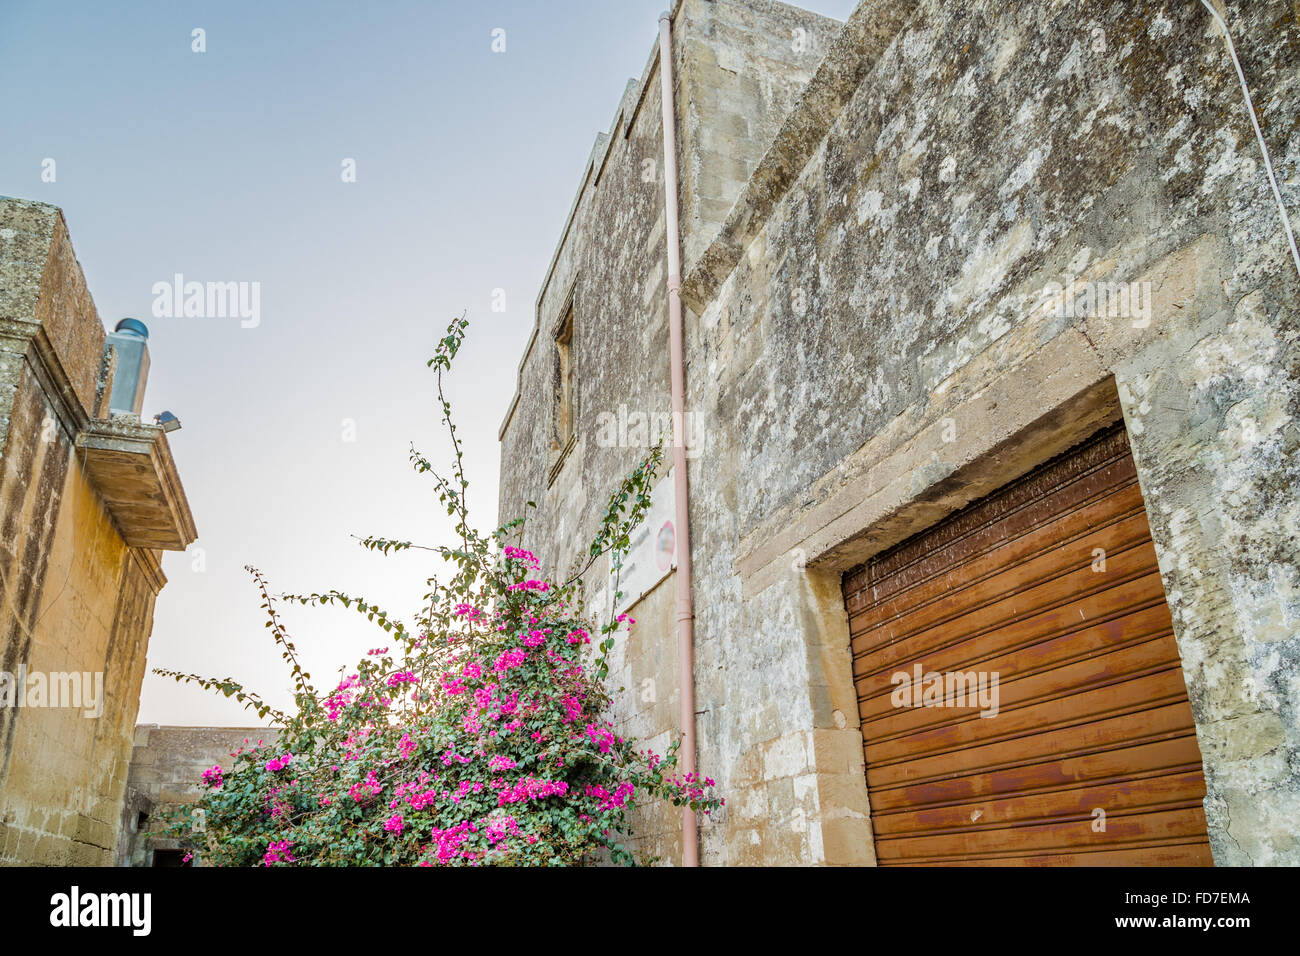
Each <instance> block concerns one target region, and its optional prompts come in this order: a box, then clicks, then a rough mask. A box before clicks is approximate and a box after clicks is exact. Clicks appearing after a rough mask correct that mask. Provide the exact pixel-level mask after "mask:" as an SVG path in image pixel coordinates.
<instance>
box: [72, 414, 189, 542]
mask: <svg viewBox="0 0 1300 956" xmlns="http://www.w3.org/2000/svg"><path fill="white" fill-rule="evenodd" d="M77 448H79V449H80V450H81V454H82V457H83V459H84V461H85V466H86V474H87V476H88V477H89V478H90V481H91V483H92V484H93V485H94V486H95V488H96V489H97V490H98V491H99V494H100V497H102V498H103V499H104V504H105V506H106V507H107V508H108V511H109V513H110V514H111V515H112V516H113V521H114V522H115V523H116V524H117V527H118V530H119V531H120V532H121V533H122V540H124V541H125V542H126V543H127V544H128V545H130V546H131V547H133V548H157V549H160V550H163V551H184V550H185V549H186V548H187V547H188V546H189V545H190V543H191V542H192V541H194V539H195V538H197V537H198V532H197V530H196V529H195V527H194V516H193V515H192V514H191V513H190V506H189V502H188V501H187V500H186V498H185V489H184V488H183V487H181V480H180V476H179V475H178V474H177V472H176V463H175V461H173V460H172V454H171V448H170V447H169V446H168V444H167V437H166V434H165V433H164V432H163V430H162V428H160V427H159V426H157V425H146V424H143V423H141V422H138V421H135V420H134V419H130V418H114V419H109V420H96V421H92V422H89V423H88V424H87V425H86V427H85V428H84V429H83V430H82V431H81V432H80V433H79V434H78V435H77Z"/></svg>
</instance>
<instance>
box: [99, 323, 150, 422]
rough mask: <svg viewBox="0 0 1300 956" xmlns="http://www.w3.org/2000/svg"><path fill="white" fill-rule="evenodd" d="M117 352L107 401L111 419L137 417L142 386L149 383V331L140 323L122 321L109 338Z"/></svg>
mask: <svg viewBox="0 0 1300 956" xmlns="http://www.w3.org/2000/svg"><path fill="white" fill-rule="evenodd" d="M108 344H109V345H111V346H113V348H114V349H116V350H117V372H116V374H114V376H113V391H112V392H111V393H110V394H109V397H108V413H109V414H110V415H134V416H135V417H136V418H139V417H140V408H141V406H142V405H143V404H144V386H145V382H146V381H148V379H149V328H148V326H146V325H145V324H144V323H143V322H141V321H140V320H139V319H123V320H122V321H121V322H119V323H117V326H116V327H115V328H114V329H113V331H112V332H111V333H109V335H108Z"/></svg>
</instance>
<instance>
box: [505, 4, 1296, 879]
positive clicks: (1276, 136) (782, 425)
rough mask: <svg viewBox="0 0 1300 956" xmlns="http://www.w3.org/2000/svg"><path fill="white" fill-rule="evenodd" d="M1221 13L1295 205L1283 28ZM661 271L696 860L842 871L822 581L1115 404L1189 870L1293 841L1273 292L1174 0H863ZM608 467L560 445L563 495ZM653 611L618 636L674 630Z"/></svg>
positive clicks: (1204, 73) (1280, 16)
mask: <svg viewBox="0 0 1300 956" xmlns="http://www.w3.org/2000/svg"><path fill="white" fill-rule="evenodd" d="M1226 8H1227V12H1228V22H1229V23H1230V24H1231V27H1232V30H1233V33H1234V39H1235V41H1236V44H1237V49H1238V51H1239V55H1240V57H1241V60H1242V64H1243V68H1244V70H1245V72H1246V75H1247V76H1248V78H1249V79H1250V82H1251V85H1252V90H1253V93H1254V99H1255V103H1256V107H1257V109H1258V110H1259V114H1260V123H1261V125H1262V127H1263V130H1264V134H1265V138H1266V140H1267V142H1268V146H1269V150H1270V152H1271V154H1272V156H1273V161H1274V163H1275V165H1276V167H1277V172H1278V179H1279V180H1280V182H1281V183H1282V190H1283V195H1284V197H1285V200H1286V203H1287V205H1288V207H1289V208H1290V209H1292V210H1294V209H1296V208H1297V206H1298V205H1300V69H1298V67H1300V17H1298V16H1297V13H1296V10H1295V7H1294V5H1293V4H1291V3H1288V2H1285V0H1265V2H1253V3H1228V4H1227V5H1226ZM715 58H716V56H715ZM686 152H687V150H686V147H683V154H684V155H683V165H684V166H686V165H688V164H689V160H688V159H687V157H686ZM620 208H621V207H620ZM620 208H611V209H608V210H606V212H605V216H604V218H603V220H602V222H615V221H618V220H619V216H620V215H621V212H620ZM1292 218H1293V220H1294V218H1295V217H1294V215H1293V217H1292ZM583 235H584V236H585V237H586V238H587V239H588V241H590V239H591V234H590V233H583ZM567 241H569V242H573V240H572V238H570V239H569V240H567ZM687 245H688V248H691V249H692V250H699V249H700V248H701V246H700V244H698V243H691V242H689V241H688V243H687ZM596 251H597V254H599V251H600V250H599V247H597V249H596ZM626 264H627V263H624V266H626ZM686 265H687V272H688V276H687V281H686V284H685V287H684V297H685V298H686V301H687V303H688V305H690V306H691V309H692V313H691V314H689V315H688V322H687V326H688V327H687V354H688V368H687V382H688V390H689V394H688V400H687V406H688V408H689V409H690V410H691V411H692V412H693V413H694V414H696V415H699V416H702V418H703V421H704V423H705V426H706V427H705V435H706V439H707V440H706V441H705V443H704V446H703V448H702V449H698V451H699V452H700V454H699V455H698V456H697V457H695V458H693V459H692V461H691V466H690V482H691V495H692V498H691V523H692V535H693V539H694V547H693V560H694V564H695V594H696V615H697V617H696V642H697V652H696V655H697V659H696V670H695V681H696V687H697V709H698V710H699V711H701V714H700V716H699V718H698V732H699V765H700V768H701V770H702V771H703V772H704V773H706V774H709V775H710V776H713V777H714V778H716V779H717V780H718V782H719V784H720V785H721V790H722V792H723V794H724V795H725V796H726V797H727V798H728V807H727V809H726V811H725V812H724V813H722V814H720V815H717V816H716V817H715V819H714V820H713V821H712V822H710V823H708V824H706V825H705V826H704V828H703V858H704V860H705V861H706V862H712V863H784V862H813V863H816V862H829V863H857V862H862V863H869V862H871V861H872V849H871V836H870V826H869V808H868V804H867V796H866V790H865V784H864V782H863V774H862V751H861V738H860V734H859V731H858V728H857V717H856V713H857V710H856V702H855V695H854V691H853V687H852V681H851V670H850V661H849V655H848V631H847V625H846V622H845V620H844V610H843V604H842V599H841V597H840V593H839V576H840V574H842V572H843V571H845V570H847V569H848V568H850V567H852V566H853V565H854V564H856V563H858V562H860V561H862V560H864V559H865V558H866V557H868V556H870V555H871V554H873V553H876V552H878V551H879V550H881V549H883V548H885V547H888V546H889V545H890V544H893V543H895V542H897V541H899V540H901V539H902V538H904V537H906V536H907V535H909V534H911V533H914V532H915V531H918V530H921V529H922V528H924V527H926V526H928V525H930V524H932V523H933V522H934V521H935V520H937V519H938V518H940V517H942V516H943V515H945V514H948V513H950V512H951V511H953V510H955V509H957V508H959V507H961V506H962V505H964V504H965V503H967V502H969V501H971V500H973V499H974V498H976V497H979V496H980V495H982V494H984V493H986V492H988V491H990V490H992V489H993V488H996V487H997V486H998V485H1000V484H1002V483H1005V482H1006V481H1008V480H1010V479H1012V478H1014V477H1016V476H1018V475H1019V474H1022V473H1024V472H1025V471H1027V470H1029V469H1030V468H1032V467H1033V466H1034V465H1036V464H1038V463H1040V462H1042V461H1044V460H1046V459H1047V458H1050V457H1051V456H1052V455H1054V454H1056V453H1057V452H1059V451H1061V450H1063V449H1064V448H1067V447H1069V445H1070V444H1072V443H1074V442H1076V441H1078V440H1079V439H1081V438H1083V437H1085V436H1086V435H1087V434H1088V433H1089V432H1090V431H1091V430H1094V429H1095V428H1096V427H1097V426H1098V425H1099V424H1101V423H1103V422H1104V421H1107V420H1112V419H1114V418H1115V417H1117V416H1119V415H1120V414H1122V415H1123V417H1124V419H1125V421H1126V423H1127V426H1128V432H1129V437H1130V441H1131V444H1132V446H1133V450H1134V455H1135V459H1136V462H1137V466H1138V470H1139V477H1140V481H1141V485H1142V489H1143V493H1144V495H1145V497H1146V502H1147V510H1148V513H1149V517H1150V522H1151V526H1152V533H1153V536H1154V539H1155V544H1156V549H1157V554H1158V556H1159V560H1160V567H1161V571H1162V575H1163V577H1164V582H1165V589H1166V593H1167V596H1168V599H1169V604H1170V607H1171V609H1172V612H1173V617H1174V623H1175V629H1176V636H1177V639H1178V644H1179V648H1180V652H1181V655H1182V659H1183V667H1184V673H1185V676H1186V679H1187V685H1188V689H1189V694H1190V697H1191V701H1192V706H1193V711H1194V714H1195V717H1196V722H1197V733H1198V738H1199V742H1200V747H1201V751H1202V755H1203V758H1204V761H1205V769H1206V776H1207V786H1208V797H1207V800H1206V811H1207V818H1208V821H1209V828H1210V837H1211V842H1212V847H1213V851H1214V855H1215V859H1216V861H1217V862H1218V863H1220V864H1249V863H1255V864H1279V863H1292V864H1294V863H1300V845H1298V844H1297V842H1296V836H1295V824H1294V821H1295V820H1296V819H1300V779H1298V774H1300V676H1298V675H1300V669H1298V668H1297V657H1300V623H1298V622H1300V569H1298V564H1300V562H1297V560H1296V558H1297V531H1298V530H1300V502H1298V501H1297V498H1296V495H1295V492H1294V489H1295V487H1297V486H1300V456H1298V455H1297V448H1300V431H1298V430H1297V426H1296V424H1295V422H1296V415H1297V412H1300V380H1298V378H1300V353H1298V346H1297V337H1298V330H1297V316H1296V312H1295V303H1296V301H1297V291H1300V281H1298V279H1297V274H1296V271H1295V268H1294V266H1293V265H1292V263H1291V260H1290V257H1289V253H1288V250H1287V246H1286V244H1285V238H1284V234H1283V232H1282V229H1281V224H1280V220H1279V212H1278V208H1277V206H1276V204H1275V203H1274V202H1273V200H1272V196H1271V193H1270V191H1269V187H1268V184H1267V181H1266V179H1265V178H1264V173H1263V163H1262V161H1261V154H1260V151H1259V148H1258V145H1257V143H1256V141H1255V138H1254V135H1253V132H1252V129H1251V125H1250V121H1249V117H1248V114H1247V113H1246V111H1245V106H1244V101H1243V98H1242V94H1241V90H1240V87H1239V86H1238V83H1237V80H1236V76H1235V73H1234V70H1233V67H1232V64H1231V61H1230V60H1229V58H1228V55H1227V50H1226V47H1225V45H1224V42H1223V39H1222V36H1221V35H1220V34H1219V32H1218V31H1217V28H1215V27H1214V26H1213V22H1212V20H1211V19H1210V16H1209V14H1208V13H1207V12H1206V10H1205V9H1204V8H1203V7H1202V6H1200V5H1199V4H1197V3H1185V2H1181V0H1163V2H1155V3H1143V4H1138V3H1135V2H1131V0H1115V2H1109V3H1100V4H1094V5H1091V6H1088V7H1080V6H1079V5H1077V4H1067V3H1064V2H1057V0H1035V2H1024V3H1020V4H1015V5H1004V4H993V3H987V2H983V0H972V2H968V3H963V4H958V5H954V4H950V3H943V2H941V0H920V2H913V3H897V2H884V0H866V2H864V3H863V4H862V5H860V6H859V8H858V9H857V10H856V11H855V13H854V15H853V17H852V18H851V19H850V21H849V22H848V23H847V24H846V25H845V27H844V30H843V31H842V33H841V34H840V35H839V36H838V37H837V38H836V39H835V40H834V41H833V43H831V44H830V47H829V54H828V56H827V59H826V61H825V62H823V63H822V64H821V66H820V67H819V69H818V71H817V73H816V75H815V76H814V77H813V78H812V80H811V81H810V83H809V84H808V86H807V88H806V89H805V91H804V93H803V95H802V96H801V98H800V101H799V102H798V104H797V105H796V106H795V107H794V109H793V111H792V112H791V114H790V115H789V116H788V117H787V118H786V119H785V121H784V123H783V125H782V127H781V129H780V130H779V131H778V133H777V134H776V136H775V138H774V139H773V142H772V144H771V146H770V148H769V149H768V150H767V152H766V154H765V155H764V157H763V158H762V160H761V161H760V162H759V164H758V165H757V166H756V167H755V169H754V171H753V173H752V175H751V177H750V179H749V181H748V183H747V184H746V185H745V186H744V188H743V189H742V190H741V192H740V194H739V197H738V199H737V200H736V202H735V204H734V206H733V208H732V209H731V211H730V212H729V213H728V214H727V216H726V220H725V222H724V224H723V226H722V228H721V230H720V232H719V234H718V235H717V236H716V237H715V238H713V239H712V240H711V241H709V242H708V243H707V244H706V245H705V247H704V248H703V251H698V252H693V253H692V255H691V256H690V257H688V260H687V263H686ZM644 268H645V270H646V272H644V273H641V274H636V273H630V272H628V271H627V270H626V268H621V269H620V270H619V271H618V272H617V273H616V274H617V275H618V276H619V277H620V279H621V280H622V281H623V282H625V283H626V282H638V281H642V279H641V275H653V274H654V271H653V270H655V269H656V268H662V267H661V266H660V265H659V263H658V261H657V260H655V261H650V262H646V263H645V264H644ZM597 271H598V269H597ZM1076 282H1115V283H1125V284H1127V283H1139V284H1142V283H1150V286H1149V288H1150V290H1151V294H1152V300H1151V310H1150V314H1149V321H1148V320H1147V319H1144V318H1142V317H1138V316H1128V315H1121V316H1113V315H1112V316H1108V315H1105V314H1101V315H1097V314H1095V312H1093V313H1089V314H1083V315H1079V316H1077V317H1076V316H1074V315H1058V314H1056V310H1055V309H1054V308H1053V304H1052V301H1051V295H1050V294H1048V293H1045V290H1046V289H1048V288H1049V284H1050V283H1062V284H1064V285H1072V284H1073V283H1076ZM584 287H585V286H584ZM1140 287H1141V286H1140ZM593 291H594V290H593ZM597 294H600V293H597ZM657 302H658V300H655V303H650V302H648V303H647V307H648V306H649V305H651V304H656V303H657ZM544 314H545V313H544ZM652 324H653V325H654V329H653V335H648V336H645V335H642V332H643V331H648V330H643V329H640V328H638V329H636V331H635V334H629V333H628V331H627V330H626V328H623V327H615V328H613V329H611V330H610V331H609V332H608V334H604V333H597V334H600V335H603V337H602V339H601V342H602V351H601V352H600V353H599V354H600V362H601V365H602V367H603V368H605V369H607V370H610V371H605V372H603V373H597V374H598V375H600V374H603V375H614V376H617V384H618V387H617V388H616V389H613V390H610V389H608V388H607V387H605V388H602V387H599V386H598V387H595V388H593V391H592V392H591V393H590V395H591V396H592V397H591V398H589V393H588V391H587V389H588V387H589V386H588V382H589V378H588V377H587V376H586V375H581V376H580V381H581V382H582V388H583V394H582V401H583V402H584V403H585V404H584V408H583V414H584V416H587V415H589V414H591V413H592V411H593V409H592V407H590V403H592V402H594V404H595V407H596V408H600V409H614V408H617V405H618V404H619V403H620V402H628V403H633V402H636V401H644V398H643V397H642V394H643V393H640V392H638V391H637V387H638V386H637V382H638V379H640V378H641V377H642V376H643V372H644V370H645V368H646V365H647V363H646V361H645V359H644V356H647V355H650V356H655V359H654V365H651V366H650V367H651V368H654V367H656V366H657V365H658V364H659V363H660V362H661V361H662V359H660V358H659V356H661V355H664V354H665V353H666V345H665V344H664V343H666V330H665V329H663V327H662V326H663V320H662V318H661V317H658V316H647V317H646V325H647V326H650V325H652ZM616 326H617V324H616ZM665 374H666V373H665ZM523 395H524V398H523V399H522V400H521V402H520V406H521V407H522V406H524V405H529V406H530V407H534V408H535V409H536V413H537V414H545V411H546V409H547V408H548V403H549V395H548V393H547V392H546V391H545V390H544V389H541V388H534V386H533V384H532V383H531V382H530V381H529V380H527V379H525V381H524V383H523ZM629 396H631V397H629ZM663 402H664V403H665V404H666V398H664V399H663ZM650 407H655V406H650ZM531 430H532V424H531V423H530V422H529V421H527V420H521V421H517V422H512V423H510V424H509V425H508V427H507V429H506V430H505V438H504V443H503V450H505V451H508V453H503V473H502V509H501V510H502V517H503V518H508V517H511V516H513V515H515V514H518V513H520V512H521V511H522V501H523V500H524V499H525V498H532V499H533V500H535V501H537V502H538V504H539V506H540V509H539V510H540V512H541V514H540V516H539V517H540V520H539V521H537V522H535V524H534V528H533V532H532V533H531V534H530V536H529V539H530V541H531V543H532V544H534V545H535V547H536V548H537V549H538V550H539V552H545V553H551V551H552V544H553V543H557V542H559V541H565V542H566V543H567V542H568V540H569V536H570V534H571V532H570V531H569V528H570V526H571V525H574V524H577V523H578V522H579V520H580V519H582V518H583V516H584V515H585V513H586V512H585V511H584V510H583V509H582V508H581V507H575V504H582V503H585V498H574V497H572V496H573V495H574V491H573V489H574V488H575V487H576V486H577V485H578V478H577V477H576V476H574V477H569V476H566V475H565V474H561V475H560V476H559V477H558V478H557V480H556V482H555V485H554V486H553V487H552V488H551V490H550V491H549V492H547V493H546V494H537V493H536V491H535V489H536V487H537V486H536V484H532V482H535V481H536V480H537V479H536V471H535V469H530V464H529V458H528V455H527V453H526V449H525V448H524V447H522V443H524V442H526V441H527V440H528V439H529V435H528V432H530V431H531ZM605 457H613V456H605ZM634 457H635V455H634V453H632V452H631V451H629V452H628V453H627V458H626V460H625V461H620V462H618V463H617V466H616V471H617V470H618V469H625V468H626V467H627V466H628V465H629V464H630V463H631V461H632V459H633V458H634ZM609 467H610V466H609V465H608V464H607V463H606V462H605V461H604V458H602V457H600V456H595V455H590V454H589V455H588V456H587V457H586V458H585V459H583V462H582V469H583V471H584V473H585V474H584V476H583V478H582V484H583V485H585V486H586V487H587V488H589V489H592V490H590V491H588V492H585V494H587V495H592V496H594V495H595V494H596V492H595V490H594V489H595V488H597V487H599V484H597V485H592V484H590V481H591V477H592V476H594V477H597V478H598V480H600V481H606V482H608V480H609V478H608V468H609ZM525 492H526V493H525ZM588 510H594V509H588ZM561 528H563V529H565V530H566V534H564V535H557V534H556V529H561ZM661 587H662V585H661ZM634 616H635V615H634ZM651 617H652V615H645V616H643V619H646V620H649V619H650V618H651ZM655 631H656V634H655V635H654V637H652V636H651V635H650V634H649V633H645V634H640V635H638V638H637V639H638V641H639V642H640V643H641V647H642V649H640V650H634V655H633V656H636V655H639V654H644V653H646V650H645V649H648V648H652V647H653V648H657V649H658V652H659V653H665V654H668V655H670V656H671V655H672V652H671V647H672V644H671V641H672V630H671V623H670V622H668V623H660V624H657V625H656V627H655ZM638 666H640V665H639V664H637V663H634V662H627V663H625V665H624V672H625V673H626V672H629V671H631V672H635V669H636V668H637V667H638ZM625 680H626V678H625ZM632 690H635V687H633V688H632ZM620 707H621V708H623V709H624V712H635V707H630V706H629V701H628V699H627V698H626V697H621V698H620Z"/></svg>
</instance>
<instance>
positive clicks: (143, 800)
mask: <svg viewBox="0 0 1300 956" xmlns="http://www.w3.org/2000/svg"><path fill="white" fill-rule="evenodd" d="M279 733H280V732H279V730H278V729H276V728H274V727H160V726H159V725H158V724H141V725H140V726H138V727H136V728H135V732H134V735H133V738H132V740H133V748H132V751H131V769H130V775H129V777H128V783H127V798H126V801H125V805H124V811H123V814H122V819H121V824H120V826H121V838H120V839H119V841H118V847H117V860H116V862H117V865H118V866H149V865H151V863H152V852H153V850H154V849H157V848H169V847H171V846H172V845H173V844H174V843H175V841H167V840H153V839H150V838H149V837H148V836H147V833H148V828H149V825H150V821H149V819H148V818H149V817H157V816H158V815H159V814H161V813H164V812H166V811H167V810H169V809H174V808H176V807H178V806H181V805H184V804H190V803H196V802H197V801H198V799H199V797H200V796H201V795H202V792H203V771H205V770H207V769H208V768H209V767H212V766H214V765H219V766H221V767H222V768H223V769H225V770H229V769H231V768H232V767H233V766H234V759H233V758H232V756H231V755H232V754H233V753H235V752H236V751H237V750H240V749H243V750H248V749H250V748H252V747H257V746H258V745H259V743H260V744H261V746H263V747H265V748H273V747H274V746H275V741H276V740H277V738H278V737H279ZM141 814H143V815H144V816H145V817H146V819H145V820H144V821H143V824H144V825H143V827H142V826H141V822H142V821H141V819H140V817H141ZM197 856H198V857H199V859H198V864H199V865H201V864H202V856H203V854H202V852H201V851H200V852H199V853H198V854H197Z"/></svg>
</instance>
